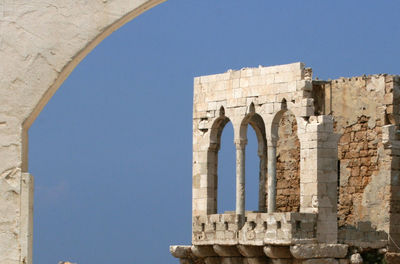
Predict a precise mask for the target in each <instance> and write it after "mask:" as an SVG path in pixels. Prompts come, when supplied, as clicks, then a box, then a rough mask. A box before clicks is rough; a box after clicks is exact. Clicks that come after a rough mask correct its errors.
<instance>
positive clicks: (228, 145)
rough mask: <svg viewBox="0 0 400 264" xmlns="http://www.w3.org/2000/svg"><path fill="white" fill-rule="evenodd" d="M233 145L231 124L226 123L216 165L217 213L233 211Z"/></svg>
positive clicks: (234, 173)
mask: <svg viewBox="0 0 400 264" xmlns="http://www.w3.org/2000/svg"><path fill="white" fill-rule="evenodd" d="M235 159H236V158H235V144H234V142H233V127H232V123H231V122H228V123H227V124H226V125H225V128H224V130H223V132H222V136H221V143H220V150H219V153H218V164H217V179H218V180H217V185H218V191H217V192H218V193H217V196H218V199H217V208H218V213H219V214H222V213H225V212H227V211H235V193H236V192H235V175H236V172H235Z"/></svg>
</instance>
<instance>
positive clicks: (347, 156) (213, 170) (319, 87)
mask: <svg viewBox="0 0 400 264" xmlns="http://www.w3.org/2000/svg"><path fill="white" fill-rule="evenodd" d="M399 101H400V78H399V76H392V75H385V74H382V75H371V76H362V77H353V78H340V79H338V80H333V81H320V80H312V70H311V69H309V68H308V69H306V68H305V67H304V64H302V63H293V64H288V65H279V66H272V67H261V66H260V67H258V68H244V69H241V70H238V71H232V70H230V71H228V72H226V73H223V74H217V75H210V76H202V77H197V78H195V81H194V104H193V230H192V245H191V246H173V247H171V253H172V254H173V255H174V256H175V257H178V258H180V259H181V263H224V264H228V263H292V264H293V263H303V264H305V263H318V264H321V263H356V261H360V259H361V261H364V262H363V263H375V262H379V261H382V260H383V259H384V258H386V261H387V262H388V263H400V260H399V258H398V257H399V255H398V254H397V253H399V252H400V249H399V248H397V245H398V244H400V243H399V241H400V228H399V224H398V223H399V220H400V211H399V209H400V206H399V205H400V198H399V196H400V180H399V174H400V173H399V170H400V165H399V164H400V159H399V157H400V141H399V140H400V136H399V132H398V124H399V119H400V118H399V117H400V116H399V114H400V111H399ZM228 122H231V123H232V125H233V129H234V143H235V145H236V210H235V211H234V212H225V213H223V214H218V213H217V199H218V152H219V147H220V143H221V142H220V140H221V134H222V131H223V129H224V127H225V125H226V124H227V123H228ZM249 125H250V126H251V127H252V128H253V129H254V131H255V132H256V136H257V141H258V153H257V154H258V156H259V162H260V166H259V202H258V211H256V212H254V211H246V208H245V200H244V199H245V191H246V188H245V182H246V177H247V176H246V175H245V164H246V161H245V160H246V157H245V153H246V151H245V149H246V144H247V140H248V139H247V127H248V126H249ZM396 252H397V253H396Z"/></svg>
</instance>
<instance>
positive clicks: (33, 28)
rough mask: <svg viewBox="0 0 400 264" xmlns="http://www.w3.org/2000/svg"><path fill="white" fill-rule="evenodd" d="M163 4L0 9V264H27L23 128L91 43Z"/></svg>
mask: <svg viewBox="0 0 400 264" xmlns="http://www.w3.org/2000/svg"><path fill="white" fill-rule="evenodd" d="M163 1H165V0H77V1H73V3H72V2H71V1H67V0H52V1H45V0H4V1H1V2H0V57H1V63H0V161H1V162H0V263H2V264H16V263H31V261H32V260H31V253H30V252H31V246H32V245H31V244H32V243H31V236H32V233H31V227H29V226H30V225H29V224H25V223H24V222H25V221H26V219H30V218H31V214H30V213H29V212H30V210H28V208H30V207H31V205H30V204H29V203H32V201H31V199H28V198H27V197H30V195H24V188H25V187H24V176H23V172H27V169H28V164H27V155H26V153H27V141H28V138H27V131H28V129H29V127H30V125H31V124H32V122H33V121H34V120H35V118H36V117H37V115H38V114H39V113H40V111H41V110H42V109H43V107H44V106H45V104H46V103H47V102H48V100H49V99H50V98H51V96H52V95H53V94H54V92H55V91H56V90H57V89H58V87H59V86H60V85H61V83H62V82H63V81H64V80H65V79H66V78H67V77H68V75H69V74H70V73H71V71H72V70H73V69H74V68H75V66H76V65H77V64H78V63H79V62H80V61H81V60H82V59H83V58H84V57H85V56H86V55H87V54H88V53H89V52H90V51H91V50H92V49H93V48H94V47H95V46H96V45H97V44H98V43H100V42H101V41H102V40H103V39H104V38H105V37H107V36H108V35H109V34H111V33H112V32H113V31H114V30H116V29H118V28H119V27H121V26H122V25H124V24H125V23H127V22H128V21H130V20H131V19H133V18H135V17H136V16H138V15H140V14H141V13H143V12H144V11H146V10H148V9H149V8H151V7H153V6H155V5H157V4H160V3H161V2H163ZM25 182H26V183H27V184H30V183H31V180H30V179H29V180H28V181H25ZM28 189H30V190H31V189H32V188H30V187H29V186H28ZM21 197H22V198H21Z"/></svg>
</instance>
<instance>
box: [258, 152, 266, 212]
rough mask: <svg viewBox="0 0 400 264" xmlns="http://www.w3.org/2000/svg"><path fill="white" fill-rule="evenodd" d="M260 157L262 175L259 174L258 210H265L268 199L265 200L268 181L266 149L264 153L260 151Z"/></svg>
mask: <svg viewBox="0 0 400 264" xmlns="http://www.w3.org/2000/svg"><path fill="white" fill-rule="evenodd" d="M258 157H259V158H260V176H259V186H258V211H259V212H265V211H266V201H265V193H266V192H265V188H266V186H265V181H266V171H265V169H266V166H265V165H266V155H265V153H264V151H263V152H262V153H260V152H259V153H258Z"/></svg>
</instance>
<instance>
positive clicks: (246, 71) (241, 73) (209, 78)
mask: <svg viewBox="0 0 400 264" xmlns="http://www.w3.org/2000/svg"><path fill="white" fill-rule="evenodd" d="M304 67H305V64H304V63H302V62H295V63H291V64H284V65H275V66H267V67H265V66H261V65H260V66H258V67H254V68H251V67H249V68H242V69H240V70H231V69H230V70H228V71H226V72H225V73H220V74H212V75H204V76H198V77H195V78H194V80H195V84H199V83H208V82H216V81H226V80H229V79H238V78H241V77H253V76H257V75H273V74H280V73H291V74H293V75H296V76H299V77H300V76H303V77H304Z"/></svg>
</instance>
